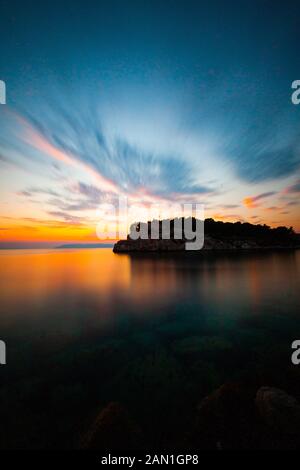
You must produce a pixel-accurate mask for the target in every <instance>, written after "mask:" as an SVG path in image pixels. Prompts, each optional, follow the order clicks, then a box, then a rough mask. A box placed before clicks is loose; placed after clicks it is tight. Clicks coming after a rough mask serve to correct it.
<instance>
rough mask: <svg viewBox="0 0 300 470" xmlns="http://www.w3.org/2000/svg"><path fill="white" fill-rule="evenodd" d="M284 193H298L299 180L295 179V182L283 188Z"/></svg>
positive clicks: (299, 189)
mask: <svg viewBox="0 0 300 470" xmlns="http://www.w3.org/2000/svg"><path fill="white" fill-rule="evenodd" d="M284 193H286V194H293V193H300V180H298V181H296V183H294V184H292V185H291V186H288V187H287V188H286V189H285V190H284Z"/></svg>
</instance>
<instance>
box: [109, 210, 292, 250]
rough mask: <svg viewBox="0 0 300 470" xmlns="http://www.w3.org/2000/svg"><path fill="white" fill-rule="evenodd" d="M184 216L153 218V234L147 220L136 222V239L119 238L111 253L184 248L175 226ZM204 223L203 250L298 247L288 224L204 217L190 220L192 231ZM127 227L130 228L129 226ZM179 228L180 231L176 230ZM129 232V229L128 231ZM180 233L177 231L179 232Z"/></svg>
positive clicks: (183, 239) (179, 224)
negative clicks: (166, 230) (167, 232)
mask: <svg viewBox="0 0 300 470" xmlns="http://www.w3.org/2000/svg"><path fill="white" fill-rule="evenodd" d="M184 221H185V219H183V218H181V219H172V220H163V221H156V228H157V231H156V237H155V238H154V237H153V236H152V237H151V234H153V231H151V222H145V223H142V222H139V223H137V224H134V226H132V227H133V228H134V231H135V233H136V234H137V233H138V234H140V236H139V238H137V239H132V237H131V236H130V235H128V236H127V239H126V240H119V241H118V242H117V243H116V244H115V245H114V248H113V251H114V252H115V253H126V252H139V251H142V252H147V251H151V252H153V251H160V252H162V251H185V249H186V248H185V247H186V242H187V241H190V240H191V238H190V237H189V238H188V239H187V238H186V237H185V235H184V230H182V233H183V235H179V234H178V227H183V223H184ZM203 223H204V234H205V236H204V246H203V249H204V250H206V251H207V250H262V249H294V248H299V247H300V235H299V234H296V233H295V232H294V230H293V228H292V227H290V228H287V227H276V228H271V227H269V226H268V225H253V224H250V223H247V222H245V223H241V222H235V223H232V222H217V221H215V220H213V219H206V220H205V221H204V222H202V221H197V220H196V219H194V218H193V219H192V231H193V232H195V230H196V226H197V225H196V224H199V226H201V224H202V226H203ZM164 224H167V225H169V227H170V236H169V238H168V239H165V237H163V236H162V233H163V228H164V226H165V225H164ZM132 227H131V229H132ZM179 231H180V230H179ZM131 232H132V230H131ZM180 234H181V231H180Z"/></svg>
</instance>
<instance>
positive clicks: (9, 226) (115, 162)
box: [0, 0, 300, 247]
mask: <svg viewBox="0 0 300 470" xmlns="http://www.w3.org/2000/svg"><path fill="white" fill-rule="evenodd" d="M299 44H300V16H299V2H297V1H291V0H288V1H286V2H282V1H280V2H276V1H269V0H266V1H264V0H260V1H255V0H254V1H250V0H249V1H248V0H245V1H239V2H238V1H231V0H227V1H226V2H225V1H214V0H211V1H209V2H208V1H191V0H185V1H183V0H180V1H176V0H175V1H169V0H164V1H156V0H153V1H143V2H141V1H129V0H123V1H114V0H112V1H109V2H102V1H99V0H98V1H92V0H85V1H74V0H73V1H64V2H59V1H55V0H54V1H53V0H52V1H51V2H50V1H48V0H45V1H43V2H37V1H35V2H33V1H26V0H25V1H19V2H17V1H14V0H9V1H6V0H5V1H4V0H0V80H3V81H4V82H5V84H6V104H5V105H0V247H8V246H22V247H23V246H43V245H46V244H47V245H53V244H54V245H55V244H58V243H61V242H75V241H78V242H89V241H93V242H95V241H97V239H98V238H97V234H96V226H97V224H99V222H100V223H103V222H105V223H106V222H108V223H113V222H114V216H113V215H112V214H111V213H109V211H108V208H109V207H110V206H109V205H111V204H113V205H114V206H115V205H117V204H118V201H119V197H122V198H127V202H128V205H129V206H130V205H135V206H137V205H138V206H139V208H140V210H139V211H138V210H137V212H135V214H134V216H135V217H136V218H137V217H139V218H141V219H143V218H144V219H145V218H147V215H148V214H149V213H148V212H147V210H148V209H149V207H150V206H151V204H152V203H154V204H156V205H159V206H160V207H168V205H169V204H176V203H177V204H178V203H180V204H183V203H194V204H196V203H198V204H203V205H204V211H205V217H213V218H215V219H217V220H224V221H248V222H251V223H266V224H268V225H270V226H280V225H286V226H293V227H294V229H295V230H296V231H298V232H300V217H299V214H300V198H299V195H300V105H298V106H297V105H294V104H293V103H292V100H291V95H292V92H293V90H292V88H291V85H292V82H293V81H294V80H297V79H298V80H299V79H300V54H299ZM297 46H298V47H297ZM159 215H161V214H159Z"/></svg>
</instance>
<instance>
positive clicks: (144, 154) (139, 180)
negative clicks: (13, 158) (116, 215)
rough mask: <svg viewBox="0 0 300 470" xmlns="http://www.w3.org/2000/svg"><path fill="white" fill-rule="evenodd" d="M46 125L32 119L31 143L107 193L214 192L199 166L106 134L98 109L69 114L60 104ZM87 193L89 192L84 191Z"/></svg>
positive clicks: (48, 114) (48, 115) (49, 111)
mask: <svg viewBox="0 0 300 470" xmlns="http://www.w3.org/2000/svg"><path fill="white" fill-rule="evenodd" d="M45 116H46V117H45V119H43V122H41V120H40V119H39V118H37V117H34V116H33V115H31V114H28V113H27V114H26V118H27V120H28V125H27V126H26V132H27V136H26V141H27V144H29V145H32V146H34V147H35V148H36V149H38V150H40V151H42V152H43V153H44V154H47V155H49V156H50V157H51V158H54V159H55V160H57V161H61V162H63V163H65V164H69V165H72V166H77V167H78V168H79V169H82V170H84V171H86V172H88V173H89V174H90V175H91V176H92V177H93V178H94V180H96V181H97V186H99V188H100V189H101V191H103V192H112V193H115V194H126V195H130V194H135V193H139V192H141V194H142V193H143V192H144V193H145V194H147V195H149V196H151V195H153V196H158V197H162V198H164V197H168V196H169V195H170V194H173V195H176V194H178V195H182V194H187V195H188V194H192V195H197V194H208V193H213V192H214V188H211V187H208V186H207V185H202V184H199V182H198V180H197V178H196V177H195V174H196V173H195V168H194V164H192V163H190V162H188V160H187V159H186V158H184V157H183V156H180V155H175V154H173V153H172V154H170V155H168V154H166V153H159V152H150V151H148V150H147V151H146V150H145V149H142V148H140V147H137V146H135V145H133V144H132V143H129V142H127V141H126V139H124V138H122V136H118V135H117V136H112V135H108V134H107V132H104V131H103V129H102V126H101V119H100V117H99V115H98V113H97V110H96V109H93V107H90V108H87V107H85V108H84V109H78V110H76V109H75V108H73V109H68V105H67V100H65V103H64V108H62V105H61V104H59V105H58V104H56V105H54V106H52V107H51V108H50V109H47V112H46V113H45ZM81 189H82V191H84V190H88V189H87V188H81Z"/></svg>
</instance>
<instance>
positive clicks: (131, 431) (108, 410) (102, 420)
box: [82, 402, 143, 451]
mask: <svg viewBox="0 0 300 470" xmlns="http://www.w3.org/2000/svg"><path fill="white" fill-rule="evenodd" d="M142 442H143V437H142V432H141V429H140V428H139V426H138V425H137V424H136V423H135V421H134V420H133V419H132V418H131V417H130V415H129V413H128V411H127V410H126V409H125V408H124V407H123V406H122V405H121V404H120V403H118V402H111V403H109V404H108V405H107V406H106V407H105V408H104V409H103V410H102V411H101V412H100V413H99V415H98V416H97V418H96V419H95V421H94V423H93V425H92V426H91V428H90V429H89V431H88V433H87V434H86V436H85V437H84V439H83V444H82V447H83V448H85V449H94V450H101V449H103V450H106V451H107V450H122V449H124V450H137V449H140V448H142Z"/></svg>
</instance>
